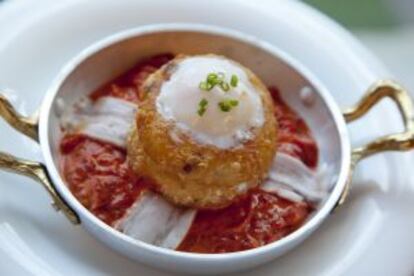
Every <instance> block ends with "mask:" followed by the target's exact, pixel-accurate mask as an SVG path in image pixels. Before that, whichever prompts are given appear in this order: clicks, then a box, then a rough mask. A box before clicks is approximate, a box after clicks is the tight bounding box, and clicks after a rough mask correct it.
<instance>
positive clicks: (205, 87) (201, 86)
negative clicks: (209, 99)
mask: <svg viewBox="0 0 414 276" xmlns="http://www.w3.org/2000/svg"><path fill="white" fill-rule="evenodd" d="M198 87H199V88H200V89H201V90H204V91H207V82H205V81H202V82H200V84H199V85H198Z"/></svg>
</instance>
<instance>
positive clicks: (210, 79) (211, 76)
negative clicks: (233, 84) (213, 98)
mask: <svg viewBox="0 0 414 276" xmlns="http://www.w3.org/2000/svg"><path fill="white" fill-rule="evenodd" d="M217 78H218V75H217V74H216V73H210V74H208V75H207V82H209V83H213V82H215V81H216V80H217Z"/></svg>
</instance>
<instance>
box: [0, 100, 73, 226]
mask: <svg viewBox="0 0 414 276" xmlns="http://www.w3.org/2000/svg"><path fill="white" fill-rule="evenodd" d="M0 116H1V117H3V118H4V119H5V120H6V121H7V122H8V123H9V124H10V125H11V126H12V127H13V128H15V129H16V130H17V131H19V132H21V133H23V134H25V135H26V136H28V137H30V138H32V139H33V140H35V141H36V142H37V141H38V119H37V116H32V117H23V116H21V115H20V114H18V112H17V111H16V110H15V109H14V108H13V106H12V105H11V104H10V102H9V101H8V100H7V99H6V98H5V97H4V96H3V95H1V94H0ZM0 169H3V170H6V171H11V172H13V173H17V174H21V175H25V176H28V177H30V178H32V179H34V180H36V181H37V182H39V183H40V184H42V186H43V187H44V188H45V189H46V190H47V191H48V193H49V194H50V196H51V197H52V199H53V202H52V206H53V207H54V208H55V209H56V210H57V211H59V210H61V211H62V212H63V213H64V214H65V216H66V217H67V218H68V219H69V220H70V221H71V222H72V223H73V224H79V223H80V220H79V217H78V215H77V214H76V213H75V212H74V211H73V210H72V209H71V208H70V207H69V205H68V204H66V203H65V201H64V200H63V199H62V198H61V197H60V196H59V194H58V193H57V191H56V189H55V187H54V185H53V184H52V182H51V181H50V178H49V176H48V174H47V170H46V168H45V166H44V165H43V164H41V163H39V162H33V161H28V160H23V159H20V158H17V157H14V156H11V155H10V154H7V153H4V152H1V151H0Z"/></svg>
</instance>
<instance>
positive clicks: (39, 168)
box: [0, 24, 414, 274]
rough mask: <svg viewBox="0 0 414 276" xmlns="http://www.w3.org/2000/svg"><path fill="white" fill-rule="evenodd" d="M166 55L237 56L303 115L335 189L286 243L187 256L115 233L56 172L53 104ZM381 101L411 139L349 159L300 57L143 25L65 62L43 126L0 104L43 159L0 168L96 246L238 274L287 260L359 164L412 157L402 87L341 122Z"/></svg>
mask: <svg viewBox="0 0 414 276" xmlns="http://www.w3.org/2000/svg"><path fill="white" fill-rule="evenodd" d="M160 53H174V54H186V55H192V54H207V53H214V54H219V55H223V56H227V57H229V58H231V59H234V60H236V61H238V62H240V63H242V64H244V65H245V66H246V67H248V68H250V69H252V70H253V72H255V73H256V74H257V75H258V76H259V78H261V79H262V80H263V81H264V83H265V84H266V85H268V86H275V85H276V86H277V87H278V88H279V89H280V93H281V96H282V98H284V99H285V100H286V101H287V103H288V104H289V105H290V106H292V107H293V108H294V109H295V110H297V112H299V114H300V115H301V116H302V117H303V118H306V121H307V124H308V125H309V127H310V129H311V131H312V133H313V135H314V136H315V139H316V140H317V143H318V147H319V162H320V164H329V167H330V173H329V174H327V175H325V176H324V177H326V178H327V180H326V181H328V182H333V183H334V184H333V188H332V191H331V192H330V195H329V197H328V198H327V199H326V201H325V202H322V203H321V204H320V206H319V207H318V208H317V210H316V211H315V212H314V214H313V215H312V216H311V217H310V218H309V220H308V221H307V222H306V223H305V224H304V225H303V226H301V227H300V228H299V229H298V230H296V231H294V232H293V233H291V234H290V235H288V236H286V237H284V238H283V239H281V240H278V241H276V242H273V243H271V244H268V245H265V246H261V247H258V248H255V249H252V250H248V251H242V252H235V253H226V254H195V253H185V252H178V251H173V250H168V249H164V248H160V247H156V246H153V245H150V244H146V243H143V242H141V241H139V240H134V239H132V238H130V237H128V236H126V235H123V234H121V233H119V232H117V231H116V230H114V229H113V228H111V227H109V226H108V225H106V224H105V223H103V222H102V221H100V220H99V219H97V218H96V217H95V216H94V215H93V214H91V213H90V212H89V211H88V210H87V209H86V208H84V207H83V206H82V205H81V204H80V203H79V202H78V200H77V199H76V198H75V197H74V196H73V195H72V193H71V192H70V191H69V189H68V188H67V186H66V184H65V183H64V181H63V179H62V176H61V174H60V173H59V171H58V169H57V168H58V167H59V165H58V164H59V159H60V158H59V143H60V139H61V137H62V134H61V128H60V122H59V118H58V115H56V114H57V113H58V112H57V111H56V110H57V109H58V108H60V107H59V106H58V103H57V99H59V101H60V102H63V103H65V104H66V105H69V106H70V105H72V104H73V103H74V102H75V101H77V99H79V98H80V97H82V96H85V95H88V94H89V93H90V91H94V90H96V89H97V88H99V87H100V86H101V85H102V84H104V83H106V82H107V81H108V80H111V79H114V78H115V77H116V76H118V75H120V74H122V73H123V72H125V71H127V70H128V69H129V68H131V67H132V66H133V65H134V64H135V63H136V62H137V61H139V60H140V59H142V58H145V57H148V56H152V55H155V54H160ZM109 65H110V66H109ZM303 87H309V88H310V89H311V90H312V91H313V94H314V101H313V103H312V106H306V105H303V103H302V102H301V90H302V88H303ZM384 97H390V98H391V99H393V100H395V102H396V103H397V104H398V106H399V108H400V111H401V113H402V115H403V119H404V123H405V127H406V130H405V132H404V133H403V134H398V135H392V136H387V137H384V138H381V139H378V140H376V141H374V142H371V143H369V144H367V146H364V147H361V148H357V149H354V150H353V151H352V158H351V148H350V140H349V137H348V133H347V129H346V123H345V120H344V118H343V117H342V115H341V111H340V109H339V107H338V106H337V105H336V104H335V102H334V101H333V99H332V98H331V97H330V94H329V92H328V90H327V89H326V88H325V87H324V86H323V85H322V83H321V82H320V81H319V80H318V79H317V78H316V77H315V76H314V75H313V74H312V73H311V72H309V71H308V70H307V69H306V68H305V67H304V66H303V65H301V64H300V63H299V62H297V61H296V60H295V59H294V58H292V57H290V56H289V55H287V54H286V53H284V52H282V51H281V50H279V49H278V48H276V47H275V46H272V45H271V44H269V43H267V42H265V41H262V40H259V39H257V38H255V37H253V36H247V35H245V34H243V33H239V32H236V31H233V30H230V29H223V28H218V27H212V26H208V25H196V24H160V25H150V26H144V27H140V28H136V29H132V30H127V31H123V32H120V33H118V34H115V35H113V36H110V37H108V38H106V39H104V40H102V41H99V42H97V43H95V44H93V45H92V46H90V47H88V48H87V49H85V50H83V51H82V52H81V53H80V54H79V55H77V56H76V57H75V58H74V59H72V60H71V61H69V63H68V64H67V65H66V66H64V68H63V69H62V70H61V71H60V73H59V74H58V76H57V77H56V79H55V81H54V82H53V83H52V85H51V87H50V89H49V90H48V91H47V94H46V96H45V100H44V102H43V104H42V106H41V108H40V112H39V113H40V117H39V120H37V118H34V117H27V118H24V117H21V116H20V115H19V114H16V112H15V111H14V110H13V108H12V107H11V106H10V104H9V102H8V101H7V99H6V98H4V97H0V114H1V115H2V116H3V117H4V118H5V119H6V120H7V121H8V122H9V123H10V125H12V126H13V127H14V128H15V129H16V130H18V131H20V132H22V133H23V134H25V135H27V136H28V137H30V138H32V139H34V140H35V141H38V142H39V143H40V146H41V150H42V153H43V156H44V159H45V165H43V164H40V163H35V162H28V161H24V160H19V159H16V158H13V157H12V156H10V155H7V154H4V153H0V167H1V168H4V169H7V170H10V171H13V172H16V173H20V174H24V175H27V176H29V177H32V178H34V179H36V180H38V181H39V182H40V183H42V184H43V185H44V186H45V188H46V189H47V191H48V192H49V193H50V194H51V196H52V197H53V200H54V207H55V208H56V209H57V210H62V212H63V213H64V214H65V215H66V216H67V217H68V219H70V220H71V222H72V223H74V224H78V223H81V225H83V226H84V227H85V228H86V229H87V230H88V231H89V232H90V233H91V234H92V235H94V236H95V237H97V238H98V239H99V240H100V241H102V242H103V243H105V244H106V245H107V246H109V247H111V248H113V249H114V250H116V251H118V252H119V253H121V254H123V255H125V256H127V257H129V258H131V259H134V260H137V261H139V262H142V263H145V264H148V265H150V266H153V267H156V268H160V269H163V270H170V271H171V270H173V271H175V272H185V273H203V274H222V273H229V272H235V271H240V270H245V269H248V268H252V267H255V266H257V265H259V264H263V263H265V262H268V261H270V260H272V259H274V258H276V257H278V256H280V255H282V254H284V253H286V252H287V251H288V250H290V249H292V248H294V247H295V246H296V245H298V244H299V243H301V242H302V241H303V240H304V239H306V238H307V237H308V236H309V235H310V234H311V233H312V232H313V231H315V230H316V229H317V227H318V226H319V225H320V224H321V223H322V222H323V221H324V220H325V219H326V218H327V216H328V215H329V213H330V212H332V210H333V209H334V207H335V206H336V205H338V204H342V203H343V201H344V200H345V198H346V196H347V194H348V189H349V188H348V185H349V179H350V177H351V175H352V170H353V168H354V166H355V165H356V163H357V162H358V161H359V160H360V159H362V158H365V157H368V156H370V155H372V154H374V153H378V152H382V151H385V150H409V149H411V148H412V147H413V146H414V136H413V135H414V121H413V118H412V116H413V114H412V113H413V110H412V108H413V107H412V103H411V99H410V98H409V96H408V94H407V93H406V92H405V91H404V90H403V89H401V88H400V87H398V86H397V85H395V84H393V83H391V82H390V83H386V82H384V83H378V84H375V86H374V87H373V88H372V90H371V91H369V92H368V94H367V95H366V97H365V98H363V99H362V100H361V102H360V104H358V105H357V106H356V107H354V108H351V109H350V111H348V112H346V113H345V114H344V117H345V118H346V119H347V120H348V121H353V120H355V119H358V118H359V117H361V116H363V115H364V114H365V113H366V112H367V111H368V110H369V109H370V108H371V107H372V106H373V105H375V104H376V103H377V102H378V101H379V100H380V99H382V98H384ZM171 264H174V265H173V266H171Z"/></svg>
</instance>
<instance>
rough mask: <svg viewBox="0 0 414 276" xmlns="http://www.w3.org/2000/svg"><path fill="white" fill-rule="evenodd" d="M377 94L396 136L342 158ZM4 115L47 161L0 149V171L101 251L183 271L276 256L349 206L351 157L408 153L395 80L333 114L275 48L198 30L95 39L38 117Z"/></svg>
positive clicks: (6, 108) (235, 266)
mask: <svg viewBox="0 0 414 276" xmlns="http://www.w3.org/2000/svg"><path fill="white" fill-rule="evenodd" d="M384 97H390V98H391V99H392V100H394V102H395V103H396V104H397V106H398V107H399V111H400V113H401V115H402V118H403V122H404V126H405V130H404V132H402V133H398V134H393V135H389V136H385V137H381V138H379V139H377V140H375V141H373V142H371V143H369V144H367V145H365V146H362V147H360V148H356V149H353V150H352V149H351V146H350V140H349V137H348V131H347V127H346V122H351V121H353V120H356V119H358V118H360V117H361V116H363V115H364V114H365V113H366V112H367V111H368V110H369V109H370V108H371V107H373V106H374V104H375V103H377V102H378V101H379V100H380V99H382V98H384ZM0 114H1V115H2V116H3V117H4V118H5V119H6V120H7V121H8V122H9V123H10V124H11V125H12V126H13V127H15V128H16V129H17V130H18V131H20V132H22V133H24V134H25V135H27V136H29V137H31V138H32V139H34V140H36V141H39V143H40V146H41V149H42V153H43V156H44V162H45V163H44V164H41V163H38V162H32V161H27V160H22V159H19V158H16V157H13V156H11V155H8V154H5V153H0V167H2V168H4V169H8V170H11V171H14V172H16V173H20V174H24V175H27V176H29V177H32V178H34V179H36V180H38V181H39V182H41V183H42V184H43V186H44V187H45V188H46V189H47V191H48V192H49V193H50V195H51V196H52V198H53V203H54V206H55V208H56V209H58V210H59V209H60V210H61V211H62V212H63V213H64V214H65V215H66V216H67V218H68V219H69V220H70V221H71V222H73V223H74V224H81V225H82V226H83V227H85V229H87V230H88V231H89V232H90V233H91V234H92V235H94V236H95V237H96V238H97V239H99V240H100V241H101V242H103V243H105V244H106V245H107V246H108V247H110V248H112V249H114V250H116V251H117V252H119V253H121V254H123V255H125V256H127V257H129V258H131V259H134V260H137V261H139V262H143V263H145V264H148V265H151V266H154V267H157V268H161V269H168V270H169V271H172V270H173V271H177V272H190V273H210V274H219V273H224V272H231V271H238V270H242V269H247V268H251V267H253V266H256V265H259V264H262V263H265V262H267V261H270V260H272V259H273V258H276V257H278V256H280V255H282V254H284V253H286V252H287V251H289V250H291V249H292V248H294V247H295V246H297V245H298V244H300V243H301V242H302V241H303V240H305V239H306V238H307V237H309V235H310V234H311V233H312V232H313V231H315V230H316V229H317V228H318V226H319V225H320V224H321V223H322V222H323V221H324V220H325V219H327V218H328V217H329V214H330V213H331V212H332V211H333V210H334V209H335V208H336V207H337V206H339V205H341V204H342V203H343V202H344V200H345V199H346V197H347V194H348V190H349V185H350V179H351V175H352V170H353V168H354V166H355V165H356V164H357V163H358V161H359V160H361V159H363V158H365V157H368V156H370V155H372V154H375V153H379V152H382V151H386V150H409V149H411V148H412V147H413V145H414V139H413V132H414V130H413V128H414V123H413V114H412V104H411V99H410V98H409V96H408V94H407V92H406V91H405V90H404V89H403V88H401V87H400V86H398V85H397V84H396V83H394V82H390V81H379V82H378V83H375V84H374V85H373V86H372V87H371V88H370V89H369V90H368V92H367V95H366V96H365V97H364V98H362V99H361V101H360V102H359V103H357V104H356V105H355V107H353V108H351V109H348V110H346V111H345V112H341V111H340V110H339V107H338V105H337V104H336V103H335V102H334V100H333V99H332V98H331V97H330V94H329V91H328V90H327V89H326V88H325V87H324V85H323V83H321V82H320V81H318V79H317V77H316V76H314V75H313V74H312V73H311V72H309V71H308V70H307V69H306V68H305V67H304V66H303V65H301V64H300V63H299V62H298V61H296V60H295V59H294V58H292V57H290V56H289V55H287V54H286V53H284V52H282V51H280V50H279V49H277V48H276V47H275V46H274V45H270V44H268V43H266V42H264V41H260V40H258V39H256V38H254V37H251V36H248V35H245V34H242V33H239V32H236V31H233V30H227V29H221V28H217V27H212V26H204V25H193V24H178V25H177V24H171V25H169V24H167V25H154V26H147V27H142V28H137V29H133V30H128V31H124V32H121V33H119V34H115V35H114V36H111V37H109V38H106V39H104V40H102V41H99V42H97V43H95V44H94V45H92V46H90V47H89V48H88V49H86V50H84V51H82V52H81V53H80V54H79V55H78V56H76V57H75V58H74V59H73V60H71V61H70V62H69V63H68V64H67V66H65V67H64V68H63V69H62V70H61V72H60V73H59V74H58V76H57V78H56V80H55V81H54V83H53V84H52V85H51V87H50V89H49V91H48V92H47V94H46V97H45V100H44V102H43V104H42V107H41V109H40V113H39V114H40V117H39V119H38V118H37V117H35V116H34V117H23V116H21V115H19V114H18V113H17V112H16V111H15V110H14V109H13V107H12V106H11V105H10V103H9V102H8V101H7V99H6V98H4V97H3V96H1V97H0ZM204 253H211V254H204ZM213 253H214V254H213Z"/></svg>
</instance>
